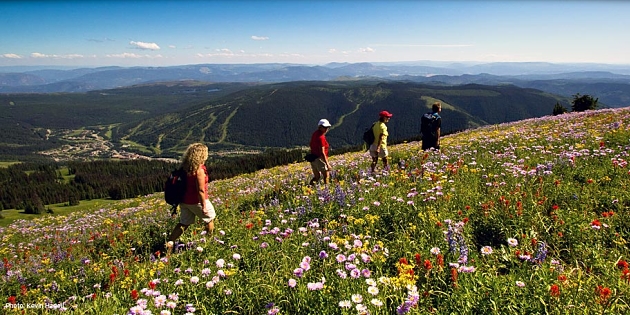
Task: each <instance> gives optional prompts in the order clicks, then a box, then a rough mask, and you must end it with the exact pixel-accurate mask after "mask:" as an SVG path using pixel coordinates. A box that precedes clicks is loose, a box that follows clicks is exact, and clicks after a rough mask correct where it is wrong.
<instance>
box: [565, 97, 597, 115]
mask: <svg viewBox="0 0 630 315" xmlns="http://www.w3.org/2000/svg"><path fill="white" fill-rule="evenodd" d="M598 100H599V99H598V98H596V99H594V98H593V97H592V96H590V95H588V94H586V95H580V93H577V94H575V95H573V101H572V102H571V104H573V106H571V109H572V110H573V111H574V112H583V111H586V110H590V109H597V101H598Z"/></svg>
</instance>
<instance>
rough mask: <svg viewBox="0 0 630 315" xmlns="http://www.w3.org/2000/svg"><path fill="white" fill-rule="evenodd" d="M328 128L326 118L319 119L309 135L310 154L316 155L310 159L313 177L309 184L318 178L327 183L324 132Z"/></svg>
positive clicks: (327, 167) (327, 170)
mask: <svg viewBox="0 0 630 315" xmlns="http://www.w3.org/2000/svg"><path fill="white" fill-rule="evenodd" d="M329 129H330V122H329V121H328V120H327V119H321V120H320V121H319V123H318V124H317V130H315V132H313V135H312V136H311V142H310V147H311V154H312V155H315V156H317V158H315V159H314V160H313V161H311V168H312V169H313V179H311V181H310V183H309V185H313V186H314V185H315V183H317V182H318V181H319V180H320V178H322V177H323V178H324V184H328V175H329V172H330V169H331V167H330V164H329V163H328V147H329V146H328V141H326V133H327V132H328V130H329Z"/></svg>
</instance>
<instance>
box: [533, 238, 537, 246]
mask: <svg viewBox="0 0 630 315" xmlns="http://www.w3.org/2000/svg"><path fill="white" fill-rule="evenodd" d="M536 244H538V240H536V239H535V238H532V246H536Z"/></svg>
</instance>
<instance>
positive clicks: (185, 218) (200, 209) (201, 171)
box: [166, 143, 217, 254]
mask: <svg viewBox="0 0 630 315" xmlns="http://www.w3.org/2000/svg"><path fill="white" fill-rule="evenodd" d="M207 159H208V147H207V146H206V145H205V144H203V143H193V144H191V145H189V146H188V148H187V149H186V153H184V156H183V157H182V165H181V167H182V168H183V169H184V170H185V171H186V174H187V176H186V192H185V194H184V198H183V201H182V203H180V204H179V208H180V214H179V223H177V225H176V226H175V228H174V229H173V231H172V232H171V235H170V236H169V237H168V242H167V243H166V249H167V253H169V254H170V252H171V251H172V249H173V243H174V242H175V241H176V240H177V239H178V238H179V237H180V236H181V235H182V233H184V231H185V230H186V229H187V228H188V226H190V225H191V224H193V223H195V218H196V217H199V218H200V219H201V220H202V221H203V222H204V223H205V225H206V226H205V230H206V232H208V233H212V231H213V230H214V219H215V218H216V216H217V215H216V213H215V211H214V206H213V205H212V203H211V202H210V199H208V171H207V170H206V165H205V162H206V160H207Z"/></svg>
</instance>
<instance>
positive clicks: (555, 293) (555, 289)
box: [549, 284, 560, 297]
mask: <svg viewBox="0 0 630 315" xmlns="http://www.w3.org/2000/svg"><path fill="white" fill-rule="evenodd" d="M549 295H551V296H552V297H559V296H560V287H559V286H558V285H557V284H552V285H551V287H550V288H549Z"/></svg>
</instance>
